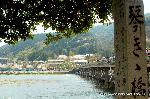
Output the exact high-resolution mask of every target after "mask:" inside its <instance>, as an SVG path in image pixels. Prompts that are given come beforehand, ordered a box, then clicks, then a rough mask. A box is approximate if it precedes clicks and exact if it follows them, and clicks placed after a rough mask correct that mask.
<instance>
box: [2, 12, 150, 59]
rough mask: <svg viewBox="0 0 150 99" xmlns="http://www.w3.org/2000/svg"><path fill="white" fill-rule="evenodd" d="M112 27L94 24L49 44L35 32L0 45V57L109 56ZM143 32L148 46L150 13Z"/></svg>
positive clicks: (111, 44)
mask: <svg viewBox="0 0 150 99" xmlns="http://www.w3.org/2000/svg"><path fill="white" fill-rule="evenodd" d="M113 27H114V26H113V24H111V25H98V26H94V27H93V28H91V29H90V30H89V31H88V32H87V33H82V34H78V35H75V36H73V37H71V38H64V39H61V40H59V41H57V42H52V43H50V44H49V45H45V44H44V40H45V39H46V35H45V34H42V33H41V34H36V35H35V36H34V39H33V40H32V39H28V40H26V41H20V42H18V43H17V44H16V45H4V46H2V47H0V57H8V58H12V59H17V60H29V61H33V60H47V59H48V58H56V57H57V56H58V55H60V54H65V55H73V54H98V55H101V56H106V57H107V56H108V57H109V56H112V54H113V49H114V48H113V47H114V46H113V45H114V44H113V41H114V34H113V31H114V28H113ZM145 32H146V35H147V37H146V38H147V39H146V40H147V47H150V14H147V15H145Z"/></svg>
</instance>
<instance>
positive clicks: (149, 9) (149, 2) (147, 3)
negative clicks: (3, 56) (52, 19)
mask: <svg viewBox="0 0 150 99" xmlns="http://www.w3.org/2000/svg"><path fill="white" fill-rule="evenodd" d="M143 2H144V13H145V14H146V13H150V0H143ZM36 29H37V30H35V31H33V33H34V34H37V33H44V32H45V33H48V32H51V31H52V29H51V28H49V29H48V30H46V31H44V28H43V27H42V25H39V26H37V28H36ZM4 44H5V43H4V42H0V46H2V45H4Z"/></svg>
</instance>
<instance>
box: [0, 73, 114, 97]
mask: <svg viewBox="0 0 150 99" xmlns="http://www.w3.org/2000/svg"><path fill="white" fill-rule="evenodd" d="M0 99H113V98H112V97H111V96H104V95H101V94H99V93H98V92H97V89H95V87H94V85H93V84H92V83H91V82H90V81H87V80H85V79H83V78H81V77H79V76H77V75H72V74H64V75H0Z"/></svg>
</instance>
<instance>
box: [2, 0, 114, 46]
mask: <svg viewBox="0 0 150 99" xmlns="http://www.w3.org/2000/svg"><path fill="white" fill-rule="evenodd" d="M111 2H112V0H0V39H1V40H4V42H6V43H9V44H15V43H16V42H17V41H19V40H21V39H23V40H26V39H27V38H32V33H31V32H30V31H31V29H33V30H34V29H35V26H36V25H37V24H39V23H43V25H44V27H45V29H46V28H49V27H51V28H52V29H53V30H56V31H57V33H55V34H54V33H53V34H52V33H49V34H47V42H46V43H47V44H48V43H49V42H51V41H55V40H58V39H61V38H63V37H70V35H74V34H78V33H83V32H86V31H87V30H88V29H89V28H90V27H92V25H93V23H95V22H96V21H97V19H99V21H98V22H104V20H107V19H108V15H111V12H112V3H111Z"/></svg>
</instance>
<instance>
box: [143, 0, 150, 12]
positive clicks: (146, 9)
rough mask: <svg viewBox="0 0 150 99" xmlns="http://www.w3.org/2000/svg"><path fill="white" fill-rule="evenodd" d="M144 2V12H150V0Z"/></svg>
mask: <svg viewBox="0 0 150 99" xmlns="http://www.w3.org/2000/svg"><path fill="white" fill-rule="evenodd" d="M143 2H144V13H150V0H143Z"/></svg>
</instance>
